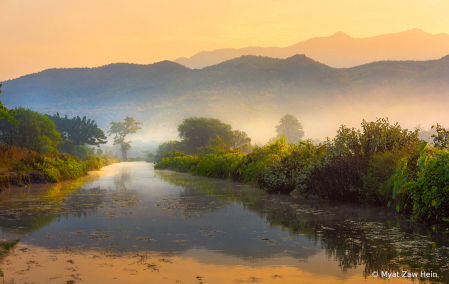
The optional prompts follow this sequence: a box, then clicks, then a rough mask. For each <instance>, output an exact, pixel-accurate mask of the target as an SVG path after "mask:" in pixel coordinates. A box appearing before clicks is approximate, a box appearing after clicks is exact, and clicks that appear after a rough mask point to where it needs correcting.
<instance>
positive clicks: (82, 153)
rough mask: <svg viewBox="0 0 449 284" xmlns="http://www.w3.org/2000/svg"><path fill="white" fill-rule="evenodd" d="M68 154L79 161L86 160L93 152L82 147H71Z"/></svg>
mask: <svg viewBox="0 0 449 284" xmlns="http://www.w3.org/2000/svg"><path fill="white" fill-rule="evenodd" d="M69 154H71V155H74V156H76V157H78V158H79V159H80V160H86V158H88V156H90V155H94V150H93V149H92V148H89V147H86V146H83V145H78V146H75V147H73V150H72V151H71V152H70V153H69Z"/></svg>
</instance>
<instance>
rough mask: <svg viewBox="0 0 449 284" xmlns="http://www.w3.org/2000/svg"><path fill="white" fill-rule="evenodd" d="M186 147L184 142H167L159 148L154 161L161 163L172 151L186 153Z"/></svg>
mask: <svg viewBox="0 0 449 284" xmlns="http://www.w3.org/2000/svg"><path fill="white" fill-rule="evenodd" d="M185 149H186V146H185V143H184V141H172V140H170V141H166V142H163V143H161V144H159V145H158V146H157V150H156V155H155V157H154V161H155V162H156V163H159V162H160V161H161V160H162V158H163V157H164V155H165V154H167V153H169V152H172V151H180V152H185Z"/></svg>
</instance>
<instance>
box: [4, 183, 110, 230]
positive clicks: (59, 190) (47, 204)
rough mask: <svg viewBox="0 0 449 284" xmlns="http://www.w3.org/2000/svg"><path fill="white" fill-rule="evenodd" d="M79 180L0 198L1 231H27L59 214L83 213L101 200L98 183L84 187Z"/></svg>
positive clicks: (51, 220)
mask: <svg viewBox="0 0 449 284" xmlns="http://www.w3.org/2000/svg"><path fill="white" fill-rule="evenodd" d="M85 185H86V183H85V181H83V180H79V181H75V182H71V183H68V184H60V183H59V184H56V185H54V186H52V187H51V188H49V189H48V190H46V191H45V192H41V193H30V194H28V195H26V196H22V197H21V198H16V199H14V200H13V201H11V199H6V200H2V201H1V202H0V205H1V206H2V210H1V212H0V227H1V228H2V230H3V231H4V232H12V233H16V234H27V233H31V232H34V231H36V230H39V229H41V228H43V227H45V226H47V225H48V224H50V223H52V222H53V221H54V220H55V219H56V218H58V217H60V216H61V215H65V216H67V217H68V216H69V214H73V215H74V216H76V217H81V216H83V215H84V216H87V215H88V214H90V213H91V212H94V211H96V210H97V208H98V206H99V205H100V204H101V203H102V202H103V200H104V190H101V189H100V187H95V188H89V189H86V188H85V187H83V186H85Z"/></svg>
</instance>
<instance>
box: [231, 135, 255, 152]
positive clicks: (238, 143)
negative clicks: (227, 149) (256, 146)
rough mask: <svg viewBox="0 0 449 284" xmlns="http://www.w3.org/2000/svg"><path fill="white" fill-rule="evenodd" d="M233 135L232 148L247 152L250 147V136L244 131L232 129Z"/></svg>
mask: <svg viewBox="0 0 449 284" xmlns="http://www.w3.org/2000/svg"><path fill="white" fill-rule="evenodd" d="M232 134H233V137H232V140H233V144H232V146H233V149H234V150H240V151H241V152H244V153H245V152H249V150H250V149H251V138H249V137H248V134H246V132H244V131H240V130H234V131H232Z"/></svg>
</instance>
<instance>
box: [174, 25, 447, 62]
mask: <svg viewBox="0 0 449 284" xmlns="http://www.w3.org/2000/svg"><path fill="white" fill-rule="evenodd" d="M295 54H305V55H306V56H308V57H310V58H313V59H315V60H317V61H319V62H322V63H324V64H326V65H329V66H332V67H340V68H343V67H353V66H357V65H361V64H366V63H369V62H374V61H380V60H431V59H438V58H441V57H443V56H445V55H447V54H449V35H448V34H444V33H442V34H436V35H433V34H429V33H426V32H424V31H423V30H420V29H413V30H408V31H404V32H399V33H394V34H385V35H379V36H374V37H368V38H352V37H350V36H348V35H347V34H345V33H343V32H337V33H335V34H334V35H332V36H329V37H314V38H311V39H308V40H305V41H302V42H299V43H297V44H294V45H292V46H288V47H284V48H280V47H245V48H239V49H236V48H225V49H217V50H213V51H201V52H199V53H197V54H195V55H193V56H192V57H189V58H186V57H181V58H178V59H176V60H175V62H177V63H179V64H181V65H184V66H186V67H189V68H203V67H206V66H211V65H215V64H218V63H220V62H223V61H226V60H229V59H233V58H237V57H240V56H242V55H257V56H268V57H273V58H288V57H291V56H293V55H295Z"/></svg>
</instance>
